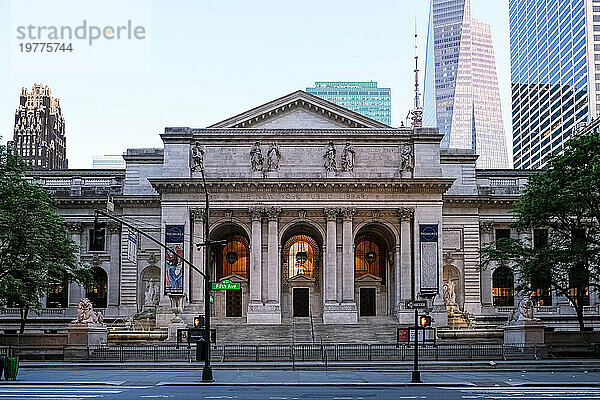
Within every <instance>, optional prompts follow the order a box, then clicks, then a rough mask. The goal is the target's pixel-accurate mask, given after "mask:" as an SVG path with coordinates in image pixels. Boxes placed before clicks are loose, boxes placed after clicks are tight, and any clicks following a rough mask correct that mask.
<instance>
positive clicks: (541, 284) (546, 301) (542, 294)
mask: <svg viewBox="0 0 600 400" xmlns="http://www.w3.org/2000/svg"><path fill="white" fill-rule="evenodd" d="M531 287H532V288H533V290H532V291H531V296H530V297H531V300H532V301H533V303H534V304H535V305H537V306H551V305H552V285H551V283H550V276H548V275H546V276H543V275H540V276H536V277H535V278H534V279H532V280H531Z"/></svg>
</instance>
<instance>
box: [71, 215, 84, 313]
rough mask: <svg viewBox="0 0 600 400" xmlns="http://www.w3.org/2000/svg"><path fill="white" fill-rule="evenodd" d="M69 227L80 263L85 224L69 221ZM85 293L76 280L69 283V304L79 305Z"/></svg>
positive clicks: (72, 305)
mask: <svg viewBox="0 0 600 400" xmlns="http://www.w3.org/2000/svg"><path fill="white" fill-rule="evenodd" d="M68 228H69V232H70V233H71V239H72V240H73V242H74V243H75V244H76V245H77V254H76V255H75V257H76V258H77V262H78V263H79V259H80V256H81V234H82V233H83V224H82V223H81V222H69V223H68ZM84 295H85V292H84V288H83V286H82V285H80V284H78V283H75V282H70V283H69V306H71V307H77V305H78V304H79V300H81V298H82V297H85V296H84Z"/></svg>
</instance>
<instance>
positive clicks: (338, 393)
mask: <svg viewBox="0 0 600 400" xmlns="http://www.w3.org/2000/svg"><path fill="white" fill-rule="evenodd" d="M0 399H3V400H21V399H27V400H31V399H70V400H85V399H186V400H190V399H206V400H218V399H224V400H230V399H261V400H265V399H267V400H302V399H331V400H361V399H470V400H473V399H497V400H501V399H524V400H525V399H527V400H531V399H545V400H547V399H586V400H588V399H600V388H598V387H593V388H592V387H579V388H551V389H544V388H517V387H491V386H490V387H486V386H482V387H436V386H422V387H414V386H410V387H397V388H389V387H368V388H356V387H343V386H338V387H314V386H308V387H307V386H302V387H281V386H260V387H251V386H235V387H223V386H214V387H206V386H202V387H197V386H111V385H99V386H96V385H86V386H81V385H51V386H43V385H4V384H3V385H0Z"/></svg>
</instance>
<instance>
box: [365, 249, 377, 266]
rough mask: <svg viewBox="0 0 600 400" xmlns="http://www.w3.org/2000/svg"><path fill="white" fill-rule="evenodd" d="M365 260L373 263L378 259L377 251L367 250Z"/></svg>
mask: <svg viewBox="0 0 600 400" xmlns="http://www.w3.org/2000/svg"><path fill="white" fill-rule="evenodd" d="M365 260H366V261H367V262H368V263H369V264H373V263H374V262H375V261H377V253H375V252H374V251H367V254H365Z"/></svg>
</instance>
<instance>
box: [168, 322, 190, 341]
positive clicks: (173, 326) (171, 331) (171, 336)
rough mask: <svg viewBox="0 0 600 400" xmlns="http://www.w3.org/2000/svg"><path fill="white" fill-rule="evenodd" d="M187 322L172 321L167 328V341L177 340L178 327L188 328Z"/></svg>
mask: <svg viewBox="0 0 600 400" xmlns="http://www.w3.org/2000/svg"><path fill="white" fill-rule="evenodd" d="M186 328H187V324H186V323H185V322H183V321H181V322H171V323H170V324H169V326H168V328H167V342H176V341H177V330H178V329H186Z"/></svg>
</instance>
